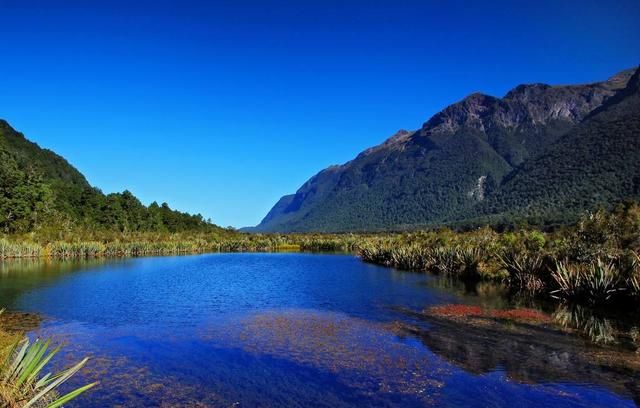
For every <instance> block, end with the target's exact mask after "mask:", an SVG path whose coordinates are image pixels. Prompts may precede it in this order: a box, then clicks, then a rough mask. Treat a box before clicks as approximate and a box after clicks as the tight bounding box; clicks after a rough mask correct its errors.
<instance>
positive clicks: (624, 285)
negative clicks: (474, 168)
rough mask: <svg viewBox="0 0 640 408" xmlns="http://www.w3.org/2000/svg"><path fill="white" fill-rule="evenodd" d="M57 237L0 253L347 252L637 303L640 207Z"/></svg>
mask: <svg viewBox="0 0 640 408" xmlns="http://www.w3.org/2000/svg"><path fill="white" fill-rule="evenodd" d="M61 238H62V239H60V240H56V241H46V240H41V239H38V236H37V234H31V235H27V236H11V237H4V238H0V259H7V258H37V257H49V258H85V257H126V256H145V255H171V254H192V253H204V252H275V251H344V252H352V253H357V254H359V256H360V257H361V259H362V260H363V261H365V262H370V263H375V264H379V265H385V266H390V267H395V268H399V269H404V270H411V271H418V272H429V273H433V274H436V275H441V276H446V277H449V278H453V279H457V280H462V281H465V282H478V281H501V282H504V283H506V284H507V285H508V286H509V287H510V288H511V290H513V291H524V292H527V294H528V295H531V294H533V295H535V296H541V297H555V298H559V299H564V300H568V301H572V302H576V303H590V304H593V305H609V304H617V303H624V302H631V303H633V304H640V256H639V255H638V254H639V253H640V206H638V205H637V204H633V205H627V206H624V207H620V208H618V209H617V210H616V211H614V212H611V213H606V212H603V211H600V212H596V213H593V214H585V215H584V217H583V218H582V219H581V220H580V222H579V223H578V224H577V225H575V226H572V227H566V228H565V229H562V230H558V231H554V232H542V231H539V230H535V229H529V228H526V227H523V228H520V229H517V230H515V231H508V232H497V231H495V230H493V229H491V228H481V229H477V230H473V231H468V232H454V231H451V230H448V229H442V230H438V231H421V232H410V233H387V234H242V233H238V232H236V231H232V230H225V231H224V232H221V233H215V234H212V233H196V234H193V233H192V234H188V233H176V234H161V233H155V234H154V233H128V234H127V233H104V232H103V233H97V232H92V231H84V232H81V233H75V234H71V235H70V236H67V237H61Z"/></svg>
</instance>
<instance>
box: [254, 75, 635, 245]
mask: <svg viewBox="0 0 640 408" xmlns="http://www.w3.org/2000/svg"><path fill="white" fill-rule="evenodd" d="M635 72H636V69H630V70H626V71H622V72H620V73H618V74H616V75H614V76H613V77H611V78H609V79H608V80H606V81H603V82H596V83H591V84H580V85H567V86H551V85H546V84H525V85H519V86H517V87H515V88H514V89H512V90H511V91H509V92H508V93H507V94H506V95H505V96H504V97H503V98H497V97H494V96H489V95H484V94H482V93H474V94H471V95H469V96H467V97H466V98H464V99H462V100H461V101H459V102H457V103H454V104H452V105H450V106H448V107H446V108H445V109H443V110H442V111H440V112H439V113H437V114H435V115H434V116H433V117H431V118H430V119H429V120H428V121H427V122H425V123H424V124H423V125H422V127H421V128H420V129H418V130H417V131H413V132H412V131H407V130H400V131H398V132H397V133H395V134H394V135H392V136H391V137H390V138H388V139H387V140H386V141H384V142H383V143H381V144H380V145H378V146H375V147H371V148H369V149H367V150H365V151H363V152H362V153H360V154H359V155H358V156H357V157H356V158H354V159H353V160H351V161H349V162H347V163H345V164H342V165H338V166H332V167H329V168H327V169H325V170H323V171H321V172H319V173H318V174H316V175H315V176H314V177H312V178H311V179H309V180H308V181H307V182H306V183H305V184H304V185H302V186H301V187H300V189H299V190H298V191H297V192H296V193H295V194H293V195H291V196H285V197H283V199H281V200H280V201H279V202H278V203H277V204H276V206H274V208H273V209H272V210H271V211H270V212H269V214H268V215H267V216H266V217H265V219H264V220H263V221H262V223H261V224H260V225H258V226H257V227H256V228H254V230H257V231H277V232H281V231H282V232H290V231H362V230H367V231H371V230H388V229H404V228H419V227H421V226H427V225H438V224H442V223H447V222H450V221H452V220H455V219H456V218H458V219H459V218H460V214H468V213H470V212H471V208H473V207H474V206H476V205H479V203H480V202H483V201H487V200H486V199H485V198H486V197H485V196H487V193H486V191H485V190H487V185H490V186H491V187H490V188H489V189H490V190H493V189H494V186H497V185H500V184H501V182H502V181H503V180H505V178H506V177H508V176H509V175H510V174H511V173H513V172H514V171H515V169H517V168H519V167H521V166H522V164H523V163H525V162H527V161H531V160H533V159H535V158H536V157H539V156H540V155H541V154H543V153H544V151H545V149H547V148H548V147H549V146H552V145H554V143H556V142H558V141H559V140H561V139H562V138H563V137H564V135H566V134H567V133H568V132H569V131H570V130H571V129H573V128H574V127H576V126H577V125H578V124H580V123H581V122H582V121H584V120H585V118H588V117H589V115H592V114H593V112H595V111H597V110H598V109H599V108H600V107H602V106H603V105H605V104H606V102H607V101H608V100H610V99H614V98H620V97H621V95H622V94H623V93H625V92H627V90H628V88H629V87H628V86H627V84H628V83H629V81H630V79H632V80H634V81H635V80H637V77H638V75H637V74H635ZM633 78H636V79H633Z"/></svg>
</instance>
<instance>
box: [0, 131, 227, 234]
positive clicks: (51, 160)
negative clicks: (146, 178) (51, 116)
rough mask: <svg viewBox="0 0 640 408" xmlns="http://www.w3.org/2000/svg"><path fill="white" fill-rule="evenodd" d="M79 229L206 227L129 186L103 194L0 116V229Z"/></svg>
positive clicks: (210, 226)
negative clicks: (146, 202) (140, 195)
mask: <svg viewBox="0 0 640 408" xmlns="http://www.w3.org/2000/svg"><path fill="white" fill-rule="evenodd" d="M83 230H98V231H117V232H121V233H131V232H163V233H175V232H184V231H190V232H212V231H217V230H221V229H220V228H219V227H217V226H215V225H213V224H212V223H211V222H209V221H207V220H205V219H203V217H202V216H201V215H190V214H187V213H182V212H179V211H175V210H172V209H171V208H170V207H169V205H168V204H166V203H163V204H161V205H158V204H157V203H152V204H151V205H149V206H148V207H147V206H145V205H143V204H142V203H141V202H140V201H139V200H138V199H137V198H136V197H135V196H134V195H133V194H131V193H130V192H129V191H124V192H122V193H113V194H108V195H105V194H103V193H102V192H101V191H100V190H98V189H96V188H93V187H91V186H90V185H89V183H87V181H86V180H85V178H84V176H82V174H80V173H79V172H78V171H77V170H76V169H75V168H73V167H72V166H71V165H70V164H69V163H67V162H66V161H65V160H64V159H63V158H62V157H60V156H58V155H56V154H55V153H53V152H50V151H48V150H44V149H41V148H40V147H38V145H36V144H34V143H31V142H29V141H28V140H27V139H25V138H24V136H22V135H21V134H20V133H18V132H16V131H15V130H13V129H12V128H11V127H10V126H9V125H8V124H7V123H6V122H4V121H0V232H1V233H4V234H25V233H34V232H35V233H37V234H38V235H39V236H40V237H44V238H47V239H49V240H55V239H59V238H60V236H61V235H64V234H68V233H71V232H73V233H74V234H75V235H77V234H79V233H80V232H81V231H83Z"/></svg>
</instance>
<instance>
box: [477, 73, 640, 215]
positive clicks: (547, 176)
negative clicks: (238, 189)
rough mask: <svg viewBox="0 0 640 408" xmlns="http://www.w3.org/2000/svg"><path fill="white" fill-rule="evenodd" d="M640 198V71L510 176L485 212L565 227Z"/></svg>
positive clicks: (489, 200)
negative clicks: (587, 211) (596, 211)
mask: <svg viewBox="0 0 640 408" xmlns="http://www.w3.org/2000/svg"><path fill="white" fill-rule="evenodd" d="M638 198H640V70H639V71H637V72H636V73H635V74H634V76H633V77H632V78H631V80H630V81H629V84H628V86H627V87H626V88H625V89H624V90H621V91H620V92H619V93H618V94H616V95H615V96H614V97H612V98H610V99H608V100H607V101H605V103H604V104H603V105H602V106H601V107H599V108H597V109H595V110H594V111H593V112H592V113H591V114H589V115H588V117H587V118H586V119H585V120H584V121H583V122H582V123H580V124H579V125H577V126H576V127H575V128H573V129H572V130H571V131H570V132H568V133H567V134H566V135H565V136H564V137H562V138H561V139H560V140H558V141H557V142H556V143H554V144H552V145H551V146H549V147H547V149H546V150H545V151H544V153H543V154H542V155H540V156H538V157H536V158H533V159H531V160H528V161H527V162H526V163H524V164H523V165H522V166H521V167H520V168H518V169H517V170H516V171H514V172H513V173H512V174H510V175H509V176H508V177H507V178H506V179H505V181H504V184H503V185H502V186H501V187H500V189H499V190H498V191H497V192H496V194H495V195H493V196H492V197H490V198H489V199H488V200H487V202H486V203H484V205H483V206H482V208H481V209H480V210H481V211H482V212H483V213H485V214H496V213H498V214H499V216H495V215H492V216H491V217H490V218H489V219H494V220H495V219H503V220H508V219H524V220H528V221H530V222H536V223H544V222H547V223H562V222H566V221H572V220H575V219H576V218H577V214H578V213H579V212H581V211H584V210H585V209H593V208H596V207H598V206H604V207H611V206H612V205H614V204H615V203H616V202H620V201H621V200H623V199H638Z"/></svg>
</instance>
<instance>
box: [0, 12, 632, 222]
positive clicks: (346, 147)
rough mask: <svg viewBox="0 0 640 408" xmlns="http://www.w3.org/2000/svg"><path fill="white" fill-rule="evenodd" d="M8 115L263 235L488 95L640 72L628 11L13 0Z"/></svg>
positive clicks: (99, 163)
mask: <svg viewBox="0 0 640 408" xmlns="http://www.w3.org/2000/svg"><path fill="white" fill-rule="evenodd" d="M0 13H1V16H2V24H0V56H1V60H0V81H1V83H2V91H1V92H0V118H3V119H6V120H8V121H9V122H10V123H11V124H12V125H13V126H14V127H15V128H17V129H18V130H20V131H22V132H23V133H25V135H26V136H27V137H28V138H30V139H31V140H33V141H36V142H37V143H39V144H40V145H41V146H43V147H47V148H50V149H52V150H54V151H56V152H57V153H59V154H61V155H63V156H64V157H65V158H67V159H68V160H69V161H70V162H71V163H72V164H73V165H75V166H76V167H77V168H78V169H79V170H80V171H81V172H83V173H84V174H85V175H86V176H87V178H88V179H89V181H90V182H91V183H92V184H93V185H95V186H97V187H99V188H101V189H102V190H103V191H105V192H113V191H122V190H124V189H129V190H130V191H132V192H133V193H134V194H136V195H137V196H138V197H140V198H141V200H142V201H143V202H145V203H147V204H148V203H150V202H151V201H154V200H155V201H158V202H162V201H166V202H168V203H169V204H170V205H171V206H172V207H175V208H178V209H180V210H184V211H190V212H199V213H202V214H203V215H204V216H206V217H211V218H212V219H213V220H214V222H216V223H219V224H221V225H224V226H226V225H233V226H237V227H240V226H246V225H254V224H256V223H258V222H259V221H260V219H261V218H262V217H263V216H264V215H265V214H266V212H267V211H268V210H269V209H270V208H271V206H272V205H273V204H274V203H275V202H276V201H277V199H278V198H279V197H280V196H282V195H284V194H288V193H292V192H294V191H295V190H296V189H297V188H298V187H299V186H300V185H301V184H302V183H303V182H304V181H305V180H307V179H308V178H309V177H310V176H312V175H313V174H315V173H316V172H318V171H319V170H321V169H322V168H324V167H327V166H328V165H331V164H337V163H342V162H345V161H347V160H350V159H351V158H353V157H354V156H355V155H356V154H357V153H359V152H360V151H362V150H363V149H365V148H367V147H369V146H372V145H375V144H378V143H380V142H382V141H383V140H384V139H385V138H386V137H388V136H390V135H391V134H393V133H394V132H395V131H396V130H398V129H400V128H406V129H415V128H418V127H419V126H420V125H421V124H422V123H423V122H424V121H426V120H427V119H428V118H429V117H430V116H431V115H432V114H434V113H436V112H437V111H439V110H440V109H442V108H443V107H445V106H446V105H447V104H450V103H452V102H455V101H457V100H459V99H461V98H463V97H464V96H465V95H467V94H469V93H472V92H474V91H482V92H485V93H489V94H492V95H497V96H501V95H503V94H505V93H506V92H507V91H508V90H509V89H510V88H512V87H514V86H515V85H517V84H519V83H526V82H547V83H552V84H561V83H574V82H589V81H595V80H601V79H605V78H607V77H608V76H610V75H612V74H614V73H615V72H617V71H619V70H621V69H624V68H628V67H632V66H634V65H637V64H638V63H640V41H638V39H640V23H639V22H640V2H639V1H637V0H632V1H624V0H621V1H600V2H596V1H589V0H582V1H545V0H543V1H522V2H520V1H495V2H490V1H482V2H470V1H402V0H394V1H372V0H370V1H332V0H325V1H261V2H257V1H254V2H251V1H242V0H237V1H187V0H181V1H162V0H156V1H120V0H113V1H106V0H105V1H53V0H51V1H30V0H15V1H4V0H0Z"/></svg>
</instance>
